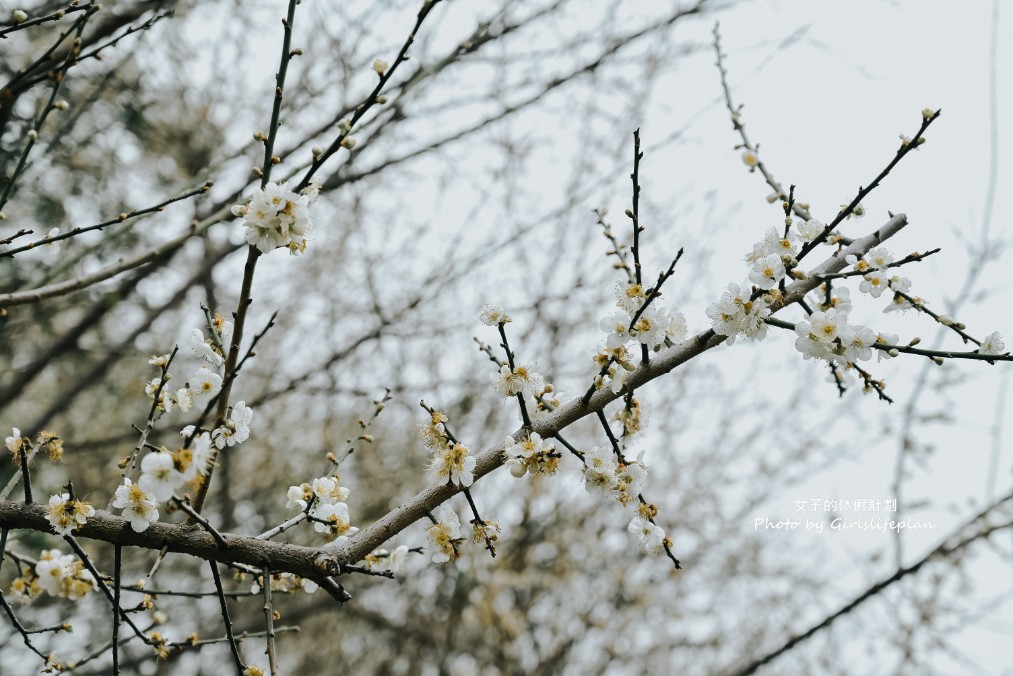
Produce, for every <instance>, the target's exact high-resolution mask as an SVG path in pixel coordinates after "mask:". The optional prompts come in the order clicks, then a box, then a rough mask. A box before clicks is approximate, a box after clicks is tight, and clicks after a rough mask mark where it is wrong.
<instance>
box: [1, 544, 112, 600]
mask: <svg viewBox="0 0 1013 676" xmlns="http://www.w3.org/2000/svg"><path fill="white" fill-rule="evenodd" d="M95 586H96V584H95V578H94V577H93V576H92V574H91V572H90V571H88V569H87V568H85V567H84V564H83V563H82V562H81V561H80V560H79V559H78V558H77V557H76V556H74V555H73V554H61V553H60V551H59V550H57V549H47V550H44V551H43V552H42V553H41V554H40V555H39V560H38V562H37V563H36V564H35V566H34V567H31V566H22V568H21V575H19V576H18V577H16V578H14V580H13V581H12V582H11V586H10V593H11V596H12V598H14V599H15V600H16V601H18V602H21V603H25V602H28V601H29V600H31V599H33V598H36V597H38V596H40V595H41V594H42V592H45V593H47V594H49V595H50V596H57V597H60V598H66V599H70V600H71V601H78V600H80V599H83V598H84V597H85V596H87V595H88V594H89V593H91V592H92V591H93V590H94V589H95Z"/></svg>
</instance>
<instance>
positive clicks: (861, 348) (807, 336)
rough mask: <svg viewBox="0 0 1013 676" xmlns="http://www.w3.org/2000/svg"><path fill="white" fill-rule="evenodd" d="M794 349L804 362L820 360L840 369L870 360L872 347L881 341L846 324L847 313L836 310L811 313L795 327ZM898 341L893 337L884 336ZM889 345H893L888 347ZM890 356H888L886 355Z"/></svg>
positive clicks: (875, 334)
mask: <svg viewBox="0 0 1013 676" xmlns="http://www.w3.org/2000/svg"><path fill="white" fill-rule="evenodd" d="M795 334H796V335H797V336H798V337H797V338H796V339H795V349H797V350H798V351H799V352H801V353H802V358H803V359H823V360H826V361H828V362H831V363H836V364H838V365H840V366H847V365H848V363H849V362H850V363H854V362H857V361H868V360H869V359H871V358H872V346H873V345H874V344H876V343H877V342H878V341H879V340H880V339H881V337H880V336H879V335H878V334H877V333H876V332H875V331H873V330H872V329H870V328H868V327H865V326H861V325H857V324H854V325H853V324H849V323H848V313H847V312H844V311H842V310H838V309H836V308H831V309H829V310H826V311H824V312H814V313H812V314H811V315H810V316H809V319H808V320H803V321H800V322H798V323H797V324H795ZM882 338H883V339H884V342H885V339H886V338H890V339H892V340H893V341H896V340H897V337H896V336H883V337H882ZM891 344H892V343H891ZM887 354H888V355H889V356H892V355H890V354H889V353H887Z"/></svg>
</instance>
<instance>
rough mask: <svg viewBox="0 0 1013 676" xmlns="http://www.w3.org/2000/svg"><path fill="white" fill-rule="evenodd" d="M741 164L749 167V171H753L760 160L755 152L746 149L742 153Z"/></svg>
mask: <svg viewBox="0 0 1013 676" xmlns="http://www.w3.org/2000/svg"><path fill="white" fill-rule="evenodd" d="M742 163H743V164H745V165H746V166H747V167H749V169H750V170H753V169H755V168H756V165H758V164H759V163H760V158H759V156H758V155H757V154H756V152H755V151H752V150H750V149H749V148H746V149H745V150H743V151H742Z"/></svg>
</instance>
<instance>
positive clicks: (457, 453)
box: [429, 443, 476, 488]
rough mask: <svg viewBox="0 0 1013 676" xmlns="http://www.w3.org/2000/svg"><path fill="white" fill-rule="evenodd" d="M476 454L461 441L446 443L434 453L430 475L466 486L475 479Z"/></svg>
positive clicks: (430, 465)
mask: <svg viewBox="0 0 1013 676" xmlns="http://www.w3.org/2000/svg"><path fill="white" fill-rule="evenodd" d="M475 462H476V461H475V456H473V455H471V452H470V451H469V450H468V447H467V446H465V445H464V444H461V443H455V444H446V445H444V446H443V448H440V449H437V450H436V451H435V452H434V453H433V458H432V460H431V462H430V463H429V476H430V477H432V478H433V479H435V480H436V481H437V482H440V483H446V482H450V483H454V484H457V485H458V486H464V487H465V488H467V487H469V486H471V484H472V483H473V482H474V481H475Z"/></svg>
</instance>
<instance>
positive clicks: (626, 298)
mask: <svg viewBox="0 0 1013 676" xmlns="http://www.w3.org/2000/svg"><path fill="white" fill-rule="evenodd" d="M613 293H615V297H616V305H617V306H619V309H620V310H625V311H626V312H627V313H629V314H630V315H631V316H632V315H633V314H635V313H636V311H637V310H639V309H640V306H642V305H643V304H644V301H645V300H647V292H646V291H644V287H643V286H641V285H640V284H627V283H624V282H616V283H615V286H614V287H613Z"/></svg>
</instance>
